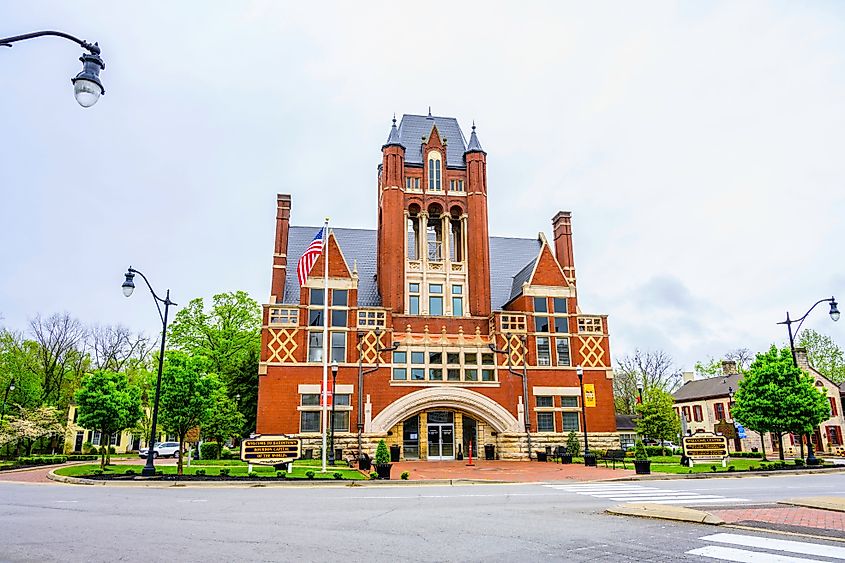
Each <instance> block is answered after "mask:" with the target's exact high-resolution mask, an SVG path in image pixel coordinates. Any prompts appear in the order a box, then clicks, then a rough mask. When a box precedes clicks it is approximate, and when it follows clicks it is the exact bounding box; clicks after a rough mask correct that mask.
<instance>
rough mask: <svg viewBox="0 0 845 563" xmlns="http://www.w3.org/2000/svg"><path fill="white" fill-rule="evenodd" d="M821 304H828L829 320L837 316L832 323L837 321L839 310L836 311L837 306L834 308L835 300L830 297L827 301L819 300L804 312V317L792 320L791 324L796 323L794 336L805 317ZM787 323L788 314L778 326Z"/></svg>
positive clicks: (799, 330)
mask: <svg viewBox="0 0 845 563" xmlns="http://www.w3.org/2000/svg"><path fill="white" fill-rule="evenodd" d="M822 303H830V314H831V318H833V315H834V314H836V315H837V316H836V318H834V319H833V320H834V321H835V320H837V319H838V318H839V316H838V315H839V309H838V308H837V306H836V305H837V304H836V299H835V298H833V297H831V298H829V299H819V300H818V301H816V302H815V303H813V306H812V307H810V308H809V309H808V310H807V312H806V313H804V316H803V317H801V318H800V319H793V320H792V321H791V322H793V323H798V326H797V327H796V328H795V334H796V335H797V334H798V333H799V332H801V325H802V324H804V320H805V319H806V318H807V316H808V315H809V314H810V313H812V312H813V309H815V308H816V307H817V306H818V305H820V304H822ZM789 322H790V321H789V313H787V314H786V321H783V322H780V323H778V324H787V323H789Z"/></svg>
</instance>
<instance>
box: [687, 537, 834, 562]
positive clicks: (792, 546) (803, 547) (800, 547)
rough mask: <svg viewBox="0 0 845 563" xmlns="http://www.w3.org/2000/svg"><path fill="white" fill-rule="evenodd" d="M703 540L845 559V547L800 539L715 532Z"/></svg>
mask: <svg viewBox="0 0 845 563" xmlns="http://www.w3.org/2000/svg"><path fill="white" fill-rule="evenodd" d="M699 539H701V540H703V541H711V542H719V543H729V544H733V545H741V546H743V547H759V548H762V549H771V550H773V551H787V552H789V553H800V554H801V555H814V556H818V557H832V558H834V559H845V547H837V546H835V545H823V544H818V543H808V542H800V541H790V540H779V539H772V538H761V537H759V536H745V535H742V534H723V533H719V534H713V535H710V536H704V537H703V538H699Z"/></svg>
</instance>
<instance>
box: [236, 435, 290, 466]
mask: <svg viewBox="0 0 845 563" xmlns="http://www.w3.org/2000/svg"><path fill="white" fill-rule="evenodd" d="M300 446H301V442H300V441H299V440H298V439H296V438H288V437H286V436H256V437H255V438H249V439H247V440H244V441H243V442H241V461H246V462H249V463H257V464H260V465H278V464H280V463H288V462H291V461H293V460H295V459H298V458H299V457H300V453H299V452H300V449H301V448H300Z"/></svg>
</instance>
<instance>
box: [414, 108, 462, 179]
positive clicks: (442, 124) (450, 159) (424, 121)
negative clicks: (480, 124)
mask: <svg viewBox="0 0 845 563" xmlns="http://www.w3.org/2000/svg"><path fill="white" fill-rule="evenodd" d="M434 125H437V131H438V132H439V133H440V139H441V140H443V139H446V166H449V167H453V168H466V163H465V162H464V151H465V150H466V146H467V143H466V139H465V138H464V133H463V131H461V126H460V125H458V120H457V119H455V118H454V117H438V116H426V115H408V114H406V115H403V116H402V121H400V122H399V141H400V142H401V143H402V146H403V147H405V164H420V165H421V164H422V163H423V156H422V138H423V137H426V138H428V136H429V134H430V133H431V128H432V126H434Z"/></svg>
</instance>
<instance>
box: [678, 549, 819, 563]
mask: <svg viewBox="0 0 845 563" xmlns="http://www.w3.org/2000/svg"><path fill="white" fill-rule="evenodd" d="M687 555H698V556H701V557H709V558H711V559H719V560H721V561H737V562H739V563H821V562H822V560H821V559H804V558H802V557H789V556H788V555H776V554H774V553H762V552H760V551H746V550H744V549H736V548H733V547H723V546H721V545H708V546H707V547H700V548H698V549H693V550H690V551H687Z"/></svg>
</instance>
